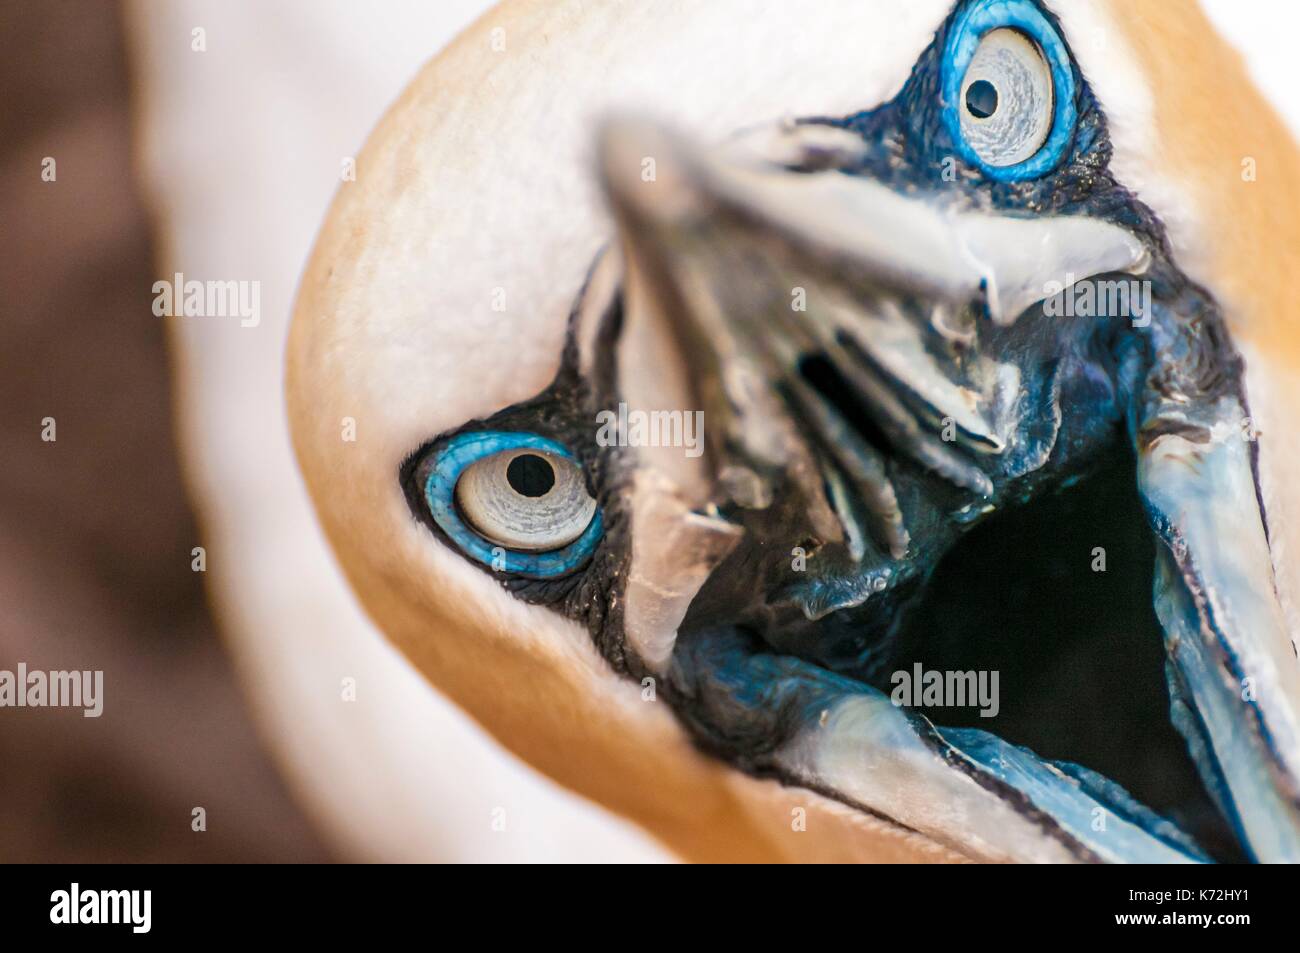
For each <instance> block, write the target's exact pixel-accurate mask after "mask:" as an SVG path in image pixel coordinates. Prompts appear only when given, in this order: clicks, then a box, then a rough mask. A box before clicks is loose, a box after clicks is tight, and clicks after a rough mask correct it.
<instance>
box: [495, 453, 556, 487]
mask: <svg viewBox="0 0 1300 953" xmlns="http://www.w3.org/2000/svg"><path fill="white" fill-rule="evenodd" d="M506 479H507V480H508V481H509V482H510V486H511V488H513V489H514V491H515V492H516V493H518V494H520V495H521V496H545V495H546V494H547V493H548V492H550V489H551V487H553V486H555V470H553V469H552V468H551V465H550V463H548V462H547V461H546V460H544V459H542V458H541V457H539V456H537V455H536V454H534V453H521V454H520V455H519V456H517V457H515V458H514V459H513V460H511V461H510V465H509V466H507V467H506Z"/></svg>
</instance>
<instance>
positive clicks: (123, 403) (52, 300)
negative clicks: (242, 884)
mask: <svg viewBox="0 0 1300 953" xmlns="http://www.w3.org/2000/svg"><path fill="white" fill-rule="evenodd" d="M0 37H4V46H5V55H4V56H3V57H2V58H0V89H3V90H4V95H3V97H0V102H2V103H3V106H2V107H0V109H2V110H3V111H2V112H0V235H2V236H3V239H2V247H3V253H2V254H0V292H2V293H0V309H3V318H2V319H0V354H2V355H3V369H2V370H0V409H2V411H3V412H2V413H0V669H6V670H9V671H14V670H15V669H16V667H17V665H18V663H19V662H20V661H21V662H26V663H27V665H28V667H29V668H33V669H35V668H39V669H46V670H49V669H102V670H103V671H104V696H105V705H104V711H103V714H102V716H101V717H99V718H85V717H83V715H82V713H81V711H80V710H79V709H53V708H49V709H40V708H26V709H20V708H4V709H0V861H7V862H13V861H67V862H79V861H102V860H115V861H264V860H297V861H313V860H325V859H328V857H327V854H326V851H325V849H324V847H323V846H322V844H321V841H320V840H319V839H318V837H317V835H316V834H315V833H314V832H313V830H312V829H311V828H310V826H309V825H308V823H307V822H306V820H305V819H304V817H303V816H302V813H301V812H300V811H299V810H298V808H297V807H296V806H295V805H294V804H293V803H292V802H291V801H290V799H289V797H288V794H287V792H286V790H285V787H284V785H283V784H282V783H281V781H280V779H279V777H278V776H277V774H276V771H275V769H274V768H273V766H272V764H271V762H270V761H269V759H268V757H267V755H266V753H265V751H264V749H263V747H262V745H261V744H260V742H259V739H258V737H257V736H256V734H255V732H254V727H253V724H252V722H251V720H250V717H249V715H248V712H247V708H246V705H245V701H244V699H243V698H242V697H241V694H240V690H239V688H238V686H237V685H236V683H235V679H234V675H233V673H232V671H231V667H230V664H229V662H228V660H227V658H226V655H225V654H224V652H223V651H222V648H221V646H220V644H219V642H218V637H217V633H216V628H215V626H214V623H213V619H212V617H211V614H210V612H209V610H208V608H207V603H206V601H205V597H204V591H203V582H204V577H203V575H202V574H200V573H195V572H193V571H191V568H190V560H191V557H190V550H191V549H192V547H194V546H196V545H198V544H199V534H198V529H197V527H196V526H195V521H194V517H193V514H192V512H191V510H190V507H189V503H188V502H187V499H186V496H185V492H184V489H183V487H182V484H181V476H180V471H179V468H178V464H177V459H176V451H175V449H174V443H173V419H172V410H171V397H170V393H169V373H168V363H167V353H166V349H165V341H164V325H163V323H162V322H160V321H159V320H158V319H157V318H155V317H154V316H153V314H152V313H151V312H150V309H149V301H150V296H149V293H148V289H149V288H150V286H151V285H152V283H153V281H154V272H155V269H154V266H153V264H152V261H153V254H154V248H153V247H152V242H151V238H150V222H149V221H148V219H147V217H146V214H145V211H144V208H143V206H142V204H141V201H140V197H139V192H138V189H137V185H136V182H135V181H134V179H133V173H132V166H131V156H130V148H131V139H132V130H131V114H130V110H129V105H130V101H129V96H130V78H129V75H128V68H127V61H126V55H125V50H124V40H123V28H122V12H121V10H120V9H119V7H118V5H117V4H109V3H85V2H81V3H77V2H72V0H43V2H41V3H23V2H20V0H5V2H2V3H0ZM46 156H50V157H53V158H54V159H55V161H56V163H57V166H56V170H57V180H56V181H55V182H52V183H51V182H44V181H42V178H41V169H42V160H43V158H44V157H46ZM45 417H53V418H54V419H55V420H56V426H57V438H58V439H57V441H56V442H53V443H46V442H43V441H42V440H41V421H42V419H43V418H45ZM196 806H201V807H203V808H205V809H206V811H207V831H206V832H202V833H196V832H194V831H192V830H191V826H190V822H191V811H192V809H193V808H194V807H196Z"/></svg>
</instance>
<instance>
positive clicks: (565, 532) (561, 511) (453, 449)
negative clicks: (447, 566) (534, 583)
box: [425, 431, 601, 577]
mask: <svg viewBox="0 0 1300 953" xmlns="http://www.w3.org/2000/svg"><path fill="white" fill-rule="evenodd" d="M425 500H426V502H427V503H428V506H429V512H430V514H431V515H432V516H433V519H434V522H435V523H436V524H437V525H438V526H439V527H440V528H441V529H442V530H443V532H445V533H446V534H447V535H448V536H449V537H451V539H452V541H453V542H455V543H456V544H457V545H458V546H459V547H460V548H461V550H462V551H464V552H465V553H466V554H467V555H469V556H471V557H473V558H474V559H476V560H478V561H479V562H481V563H484V564H486V565H488V566H491V567H492V568H493V569H496V570H498V571H502V572H509V573H515V574H520V575H527V576H537V577H550V576H557V575H563V574H564V573H567V572H569V571H571V570H573V569H575V568H577V566H579V565H581V563H582V562H583V561H584V560H585V559H586V558H587V557H588V556H589V555H590V554H591V551H592V550H593V549H594V548H595V544H596V541H597V540H598V539H599V538H600V534H601V523H600V513H599V511H598V509H597V506H596V501H595V500H594V499H592V496H591V494H590V493H588V492H587V484H586V479H585V477H584V474H583V470H582V466H581V465H580V464H579V463H578V461H577V460H575V459H574V457H573V455H572V454H571V453H570V452H569V451H568V450H567V449H566V448H565V447H563V446H562V445H560V444H559V443H556V442H555V441H553V440H550V439H548V438H546V437H542V436H539V435H537V434H530V433H516V432H498V431H482V432H478V433H465V434H458V435H456V436H455V437H452V438H451V439H450V440H448V441H446V442H445V443H444V444H442V445H441V446H439V447H438V448H436V450H435V452H434V456H433V464H432V467H431V468H430V469H429V471H428V476H427V478H426V481H425Z"/></svg>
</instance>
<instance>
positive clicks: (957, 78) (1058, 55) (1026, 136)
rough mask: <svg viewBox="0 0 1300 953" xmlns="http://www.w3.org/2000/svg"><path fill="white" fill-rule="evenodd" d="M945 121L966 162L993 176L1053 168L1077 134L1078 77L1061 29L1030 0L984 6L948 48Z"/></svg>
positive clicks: (998, 0)
mask: <svg viewBox="0 0 1300 953" xmlns="http://www.w3.org/2000/svg"><path fill="white" fill-rule="evenodd" d="M944 70H945V75H944V82H943V93H944V104H945V120H946V122H947V124H948V126H949V131H950V133H952V135H953V138H954V140H955V141H956V144H957V146H958V149H959V151H960V152H961V153H962V157H963V158H965V159H966V161H967V162H969V163H970V164H972V165H974V166H976V167H977V168H979V169H981V171H983V172H984V173H985V174H986V175H988V176H989V177H990V178H994V179H998V180H1000V181H1015V180H1019V179H1026V178H1033V177H1036V176H1039V175H1042V174H1043V173H1045V172H1047V171H1048V170H1049V169H1051V168H1052V167H1053V166H1055V165H1056V164H1057V163H1058V162H1059V161H1060V159H1061V157H1062V156H1063V155H1064V154H1065V149H1066V146H1067V145H1068V144H1069V142H1070V139H1071V135H1072V133H1073V131H1074V122H1075V105H1074V76H1073V71H1072V70H1071V68H1070V61H1069V54H1068V53H1067V52H1066V50H1065V45H1064V44H1063V43H1062V42H1061V39H1060V37H1058V36H1057V34H1056V31H1055V30H1054V29H1053V28H1052V26H1051V25H1050V24H1049V23H1048V22H1047V20H1046V19H1045V18H1044V17H1043V15H1042V13H1041V12H1039V10H1038V8H1037V7H1036V6H1035V5H1033V4H1032V3H1030V2H1028V0H984V2H976V3H973V4H971V5H970V6H969V7H968V8H966V10H965V11H964V12H963V14H962V15H960V16H959V18H958V19H957V20H956V21H955V22H954V24H953V27H952V30H951V31H950V33H949V38H948V42H947V43H946V45H945V48H944Z"/></svg>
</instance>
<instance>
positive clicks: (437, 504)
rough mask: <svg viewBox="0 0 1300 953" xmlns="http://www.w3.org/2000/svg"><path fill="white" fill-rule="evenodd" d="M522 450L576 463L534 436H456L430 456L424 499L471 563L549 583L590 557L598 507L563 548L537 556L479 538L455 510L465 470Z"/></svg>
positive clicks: (549, 442)
mask: <svg viewBox="0 0 1300 953" xmlns="http://www.w3.org/2000/svg"><path fill="white" fill-rule="evenodd" d="M525 449H527V450H542V451H545V452H546V453H549V454H553V455H554V456H557V457H562V458H564V459H566V460H574V461H575V462H576V459H577V458H576V457H574V455H573V454H572V453H570V452H569V450H568V448H567V447H565V446H563V445H562V444H559V443H556V442H555V441H554V440H551V439H549V438H547V437H542V436H539V435H538V434H533V433H522V432H517V431H506V430H479V431H475V432H472V433H462V434H457V435H456V436H454V437H451V438H450V439H448V440H447V441H446V442H445V443H443V444H442V446H440V447H439V448H438V449H437V450H435V451H434V458H433V466H432V468H431V469H430V470H429V475H428V477H427V478H426V479H425V481H424V500H425V503H426V504H427V505H428V507H429V515H430V516H432V517H433V521H434V523H436V524H437V525H438V528H439V529H441V530H442V531H443V532H444V533H446V534H447V536H448V537H449V538H450V539H451V541H452V542H454V543H455V544H456V545H457V546H458V547H459V548H460V550H461V552H463V553H464V554H465V555H467V556H469V557H470V558H471V559H473V560H475V561H477V562H480V563H482V564H483V565H484V566H488V567H489V568H494V569H497V570H499V571H501V572H507V573H511V574H513V575H518V576H530V577H533V578H537V579H551V578H554V577H556V576H563V575H566V574H568V573H571V572H573V570H575V569H577V568H578V567H579V566H581V565H582V564H583V563H584V562H586V561H587V559H588V558H589V557H590V556H591V554H592V552H593V551H594V550H595V548H596V543H597V542H598V541H599V540H600V537H601V534H602V533H603V532H604V526H603V524H602V522H601V517H600V509H599V508H597V510H596V513H595V515H594V516H592V518H591V522H590V523H588V524H587V528H586V529H585V530H583V533H582V535H581V536H579V537H578V538H577V539H575V540H574V541H573V542H572V543H570V544H569V545H567V546H564V547H562V548H560V549H553V550H550V551H548V552H542V553H525V552H519V551H517V550H512V549H507V548H506V547H504V546H501V545H500V544H498V543H493V542H490V541H488V540H486V539H484V538H483V537H482V536H480V535H479V534H478V533H476V532H474V530H472V529H471V528H470V527H469V526H468V525H467V524H466V523H465V521H464V520H462V519H461V517H460V513H459V512H458V511H457V509H456V484H457V482H458V481H459V480H460V475H461V474H462V473H463V472H464V471H465V468H466V467H468V466H469V465H470V464H472V463H477V462H478V461H479V460H482V459H483V458H484V457H490V456H492V455H493V454H496V453H501V452H502V451H504V450H525Z"/></svg>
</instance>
